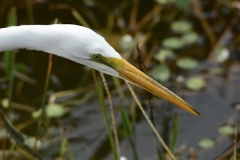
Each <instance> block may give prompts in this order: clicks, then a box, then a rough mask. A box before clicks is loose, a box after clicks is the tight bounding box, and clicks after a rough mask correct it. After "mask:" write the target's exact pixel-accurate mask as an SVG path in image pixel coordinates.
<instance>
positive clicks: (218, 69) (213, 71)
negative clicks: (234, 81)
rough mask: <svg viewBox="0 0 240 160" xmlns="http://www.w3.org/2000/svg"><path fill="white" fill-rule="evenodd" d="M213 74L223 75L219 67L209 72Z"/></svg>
mask: <svg viewBox="0 0 240 160" xmlns="http://www.w3.org/2000/svg"><path fill="white" fill-rule="evenodd" d="M209 71H210V72H211V73H213V74H223V72H224V70H223V68H220V67H214V68H211V69H210V70H209Z"/></svg>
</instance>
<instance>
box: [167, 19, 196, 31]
mask: <svg viewBox="0 0 240 160" xmlns="http://www.w3.org/2000/svg"><path fill="white" fill-rule="evenodd" d="M171 29H172V30H173V31H174V32H176V33H187V32H189V31H190V30H191V29H192V25H191V23H190V22H188V21H185V20H181V21H175V22H173V23H172V24H171Z"/></svg>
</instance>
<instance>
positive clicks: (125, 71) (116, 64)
mask: <svg viewBox="0 0 240 160" xmlns="http://www.w3.org/2000/svg"><path fill="white" fill-rule="evenodd" d="M107 62H108V63H109V64H110V65H111V66H112V67H113V68H114V69H115V70H116V71H117V72H118V73H119V75H120V77H121V78H123V79H125V80H127V81H129V82H131V83H133V84H135V85H136V86H138V87H141V88H143V89H145V90H147V91H149V92H151V93H152V94H154V95H156V96H158V97H160V98H162V99H164V100H166V101H168V102H170V103H172V104H174V105H176V106H178V107H180V108H182V109H184V110H186V111H188V112H190V113H192V114H195V115H197V116H200V115H201V114H200V113H198V112H197V111H196V110H195V109H194V108H192V107H191V106H190V105H189V104H188V103H187V102H185V101H184V100H183V99H182V98H180V97H179V96H177V95H176V94H174V93H173V92H171V91H170V90H168V89H167V88H165V87H164V86H162V85H161V84H159V83H158V82H156V81H155V80H153V79H152V78H150V77H149V76H147V75H146V74H144V73H143V72H141V71H140V70H138V69H137V68H135V67H134V66H132V65H131V64H130V63H128V62H127V61H126V60H124V59H116V58H107Z"/></svg>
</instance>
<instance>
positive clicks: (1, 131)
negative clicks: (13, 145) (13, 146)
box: [0, 128, 8, 139]
mask: <svg viewBox="0 0 240 160" xmlns="http://www.w3.org/2000/svg"><path fill="white" fill-rule="evenodd" d="M6 135H8V133H7V131H6V129H5V128H1V129H0V139H3V138H6Z"/></svg>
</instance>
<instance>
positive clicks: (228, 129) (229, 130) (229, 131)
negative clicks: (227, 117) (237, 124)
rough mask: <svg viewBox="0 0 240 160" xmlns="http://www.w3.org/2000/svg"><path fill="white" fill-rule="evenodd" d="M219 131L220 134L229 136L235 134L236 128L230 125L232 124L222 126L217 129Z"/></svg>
mask: <svg viewBox="0 0 240 160" xmlns="http://www.w3.org/2000/svg"><path fill="white" fill-rule="evenodd" d="M217 131H218V133H219V134H222V135H227V136H229V135H233V134H234V128H233V126H230V125H224V126H221V127H219V128H218V129H217Z"/></svg>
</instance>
